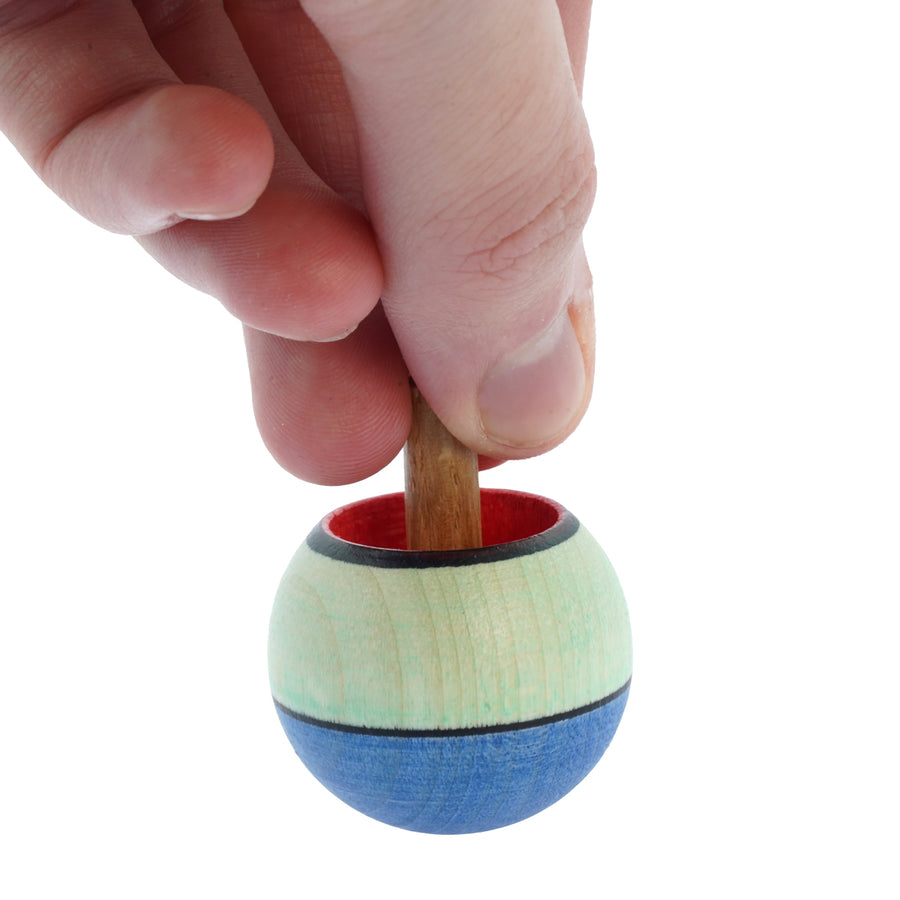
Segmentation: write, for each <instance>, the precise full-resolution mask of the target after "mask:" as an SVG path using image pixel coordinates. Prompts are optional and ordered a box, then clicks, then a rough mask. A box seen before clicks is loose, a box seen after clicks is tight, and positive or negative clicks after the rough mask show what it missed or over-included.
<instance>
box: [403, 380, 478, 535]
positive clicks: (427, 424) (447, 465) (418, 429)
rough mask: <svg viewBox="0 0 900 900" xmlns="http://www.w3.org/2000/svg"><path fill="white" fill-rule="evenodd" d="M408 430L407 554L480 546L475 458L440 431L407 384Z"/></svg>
mask: <svg viewBox="0 0 900 900" xmlns="http://www.w3.org/2000/svg"><path fill="white" fill-rule="evenodd" d="M410 388H411V390H412V410H413V415H412V428H411V429H410V433H409V440H408V441H407V444H406V541H407V549H408V550H468V549H471V548H474V547H480V546H482V538H481V497H480V494H479V490H478V455H477V454H476V453H475V452H473V451H472V450H470V449H469V448H468V447H466V446H464V445H463V444H461V443H460V442H459V441H458V440H457V439H456V438H455V437H454V436H453V435H452V434H450V432H449V431H447V429H446V428H445V427H444V425H443V423H442V422H441V420H440V419H439V418H438V417H437V416H436V415H435V414H434V412H433V411H432V409H431V407H430V406H429V405H428V403H427V402H426V400H425V398H424V397H423V396H422V395H421V393H420V392H419V390H418V388H417V387H416V386H415V385H414V384H411V385H410Z"/></svg>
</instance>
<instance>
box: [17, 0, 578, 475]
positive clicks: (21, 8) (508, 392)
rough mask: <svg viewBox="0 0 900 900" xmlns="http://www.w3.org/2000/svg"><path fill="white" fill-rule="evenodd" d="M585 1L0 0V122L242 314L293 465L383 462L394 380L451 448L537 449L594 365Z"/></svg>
mask: <svg viewBox="0 0 900 900" xmlns="http://www.w3.org/2000/svg"><path fill="white" fill-rule="evenodd" d="M589 16H590V3H589V2H588V0H558V2H554V0H527V2H522V0H366V2H362V0H356V2H353V0H304V2H303V4H302V7H301V5H300V4H299V3H296V2H288V0H281V2H279V0H269V2H263V0H256V2H253V0H241V2H238V0H233V2H226V3H224V5H223V4H221V3H213V2H201V0H195V2H187V0H184V2H176V0H134V2H127V0H108V2H103V3H100V2H82V3H76V4H73V3H71V2H67V0H0V127H2V129H3V130H4V131H5V132H6V133H7V134H8V135H9V137H10V139H11V140H12V141H13V143H14V144H15V145H16V146H17V148H18V149H19V151H20V152H21V153H22V154H23V156H24V157H25V158H26V159H27V160H28V162H29V163H30V164H31V165H32V166H33V168H34V169H35V170H36V171H37V172H38V174H39V175H40V176H41V177H42V178H43V179H44V181H45V182H46V183H47V184H48V185H49V186H50V187H51V188H52V189H53V190H54V191H56V192H57V193H58V194H59V195H60V196H61V197H63V198H64V199H65V200H66V201H67V202H68V203H69V204H70V205H72V206H73V207H74V208H75V209H76V210H78V211H79V212H80V213H82V214H83V215H84V216H86V217H87V218H89V219H91V220H92V221H94V222H96V223H97V224H99V225H101V226H103V227H105V228H108V229H110V230H113V231H118V232H122V233H127V234H132V235H135V236H136V237H137V239H138V240H139V241H140V242H141V244H142V245H143V246H144V247H145V248H146V249H147V250H148V251H149V252H150V253H151V254H153V256H154V257H155V258H157V259H158V260H159V261H160V262H161V263H162V264H163V265H164V266H166V267H167V268H168V269H169V270H170V271H172V272H173V273H174V274H175V275H177V276H178V277H179V278H181V279H183V280H184V281H186V282H187V283H189V284H191V285H193V286H195V287H197V288H199V289H200V290H203V291H206V292H208V293H210V294H212V295H214V296H216V297H218V298H219V299H220V300H221V301H222V303H223V304H224V305H225V307H226V308H227V309H229V310H230V311H231V312H232V313H233V314H234V315H236V316H237V317H238V318H239V319H240V320H241V321H242V322H243V323H244V325H245V335H246V342H247V348H248V356H249V361H250V374H251V381H252V385H253V397H254V407H255V411H256V416H257V422H258V424H259V428H260V432H261V434H262V436H263V438H264V440H265V442H266V444H267V446H268V447H269V449H270V450H271V452H272V453H273V455H274V456H275V457H276V459H277V460H278V461H279V462H280V463H281V464H282V465H283V466H285V468H287V469H288V470H289V471H291V472H293V473H295V474H296V475H298V476H300V477H302V478H305V479H307V480H310V481H316V482H320V483H326V484H327V483H331V484H335V483H343V482H349V481H354V480H357V479H360V478H363V477H365V476H367V475H369V474H372V473H373V472H375V471H377V470H378V469H380V468H381V467H382V466H384V465H385V464H386V463H387V462H389V461H390V460H391V459H392V458H393V457H394V456H395V455H396V453H397V452H398V451H399V450H400V448H401V447H402V445H403V442H404V441H405V438H406V435H407V432H408V429H409V415H410V410H409V392H408V388H407V374H408V372H409V373H411V374H412V376H413V377H414V378H415V380H416V382H417V384H418V385H419V387H420V389H421V390H422V392H423V393H424V394H425V396H426V397H427V398H428V399H429V401H430V403H431V405H432V406H433V407H434V409H435V411H436V412H437V414H438V415H439V416H440V417H441V418H442V419H443V420H444V422H445V423H446V424H447V426H448V427H449V428H450V429H451V431H453V432H454V433H455V434H456V436H457V437H458V438H460V439H461V440H462V441H463V442H464V443H466V444H468V445H469V446H470V447H472V448H473V449H475V450H477V451H478V452H480V453H481V454H483V455H485V456H489V457H493V458H497V459H508V458H518V457H524V456H531V455H535V454H537V453H541V452H544V451H546V450H548V449H550V448H551V447H552V446H555V445H556V444H557V443H559V442H560V441H561V440H563V439H564V438H565V437H566V436H567V435H568V434H569V433H571V431H572V429H573V428H574V427H575V426H576V424H577V422H578V421H579V420H580V418H581V416H582V415H583V413H584V410H585V408H586V406H587V403H588V398H589V394H590V384H591V380H592V371H593V319H592V311H591V290H590V276H589V273H588V269H587V263H586V260H585V256H584V252H583V250H582V247H581V231H582V228H583V226H584V223H585V220H586V217H587V214H588V211H589V208H590V204H591V201H592V199H593V190H594V168H593V156H592V150H591V144H590V138H589V135H588V131H587V125H586V122H585V120H584V116H583V113H582V110H581V105H580V101H579V97H578V92H579V90H580V84H581V79H582V76H583V65H584V55H585V51H586V44H587V29H588V20H589ZM379 299H380V300H381V303H379ZM354 329H355V330H354ZM351 331H352V333H351V334H349V336H346V337H344V338H343V339H342V340H336V339H337V338H340V337H341V336H342V335H345V334H346V333H347V332H351ZM407 367H408V368H407Z"/></svg>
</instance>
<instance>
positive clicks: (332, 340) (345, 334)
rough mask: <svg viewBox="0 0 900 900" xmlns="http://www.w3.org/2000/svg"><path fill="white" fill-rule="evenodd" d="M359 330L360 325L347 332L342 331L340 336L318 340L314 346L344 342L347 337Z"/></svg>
mask: <svg viewBox="0 0 900 900" xmlns="http://www.w3.org/2000/svg"><path fill="white" fill-rule="evenodd" d="M357 328H359V325H354V326H353V327H352V328H348V329H347V330H346V331H342V332H341V333H340V334H336V335H334V336H333V337H324V338H316V339H315V340H314V341H313V343H314V344H333V343H335V342H336V341H342V340H343V339H344V338H345V337H350V335H351V334H353V332H354V331H356V329H357Z"/></svg>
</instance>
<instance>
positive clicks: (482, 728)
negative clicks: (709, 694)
mask: <svg viewBox="0 0 900 900" xmlns="http://www.w3.org/2000/svg"><path fill="white" fill-rule="evenodd" d="M629 687H631V679H630V678H629V679H628V681H626V682H625V684H623V685H622V687H620V688H619V689H618V690H616V691H613V692H612V693H611V694H610V695H609V696H607V697H604V698H603V699H602V700H597V701H595V702H594V703H588V704H587V706H579V707H578V708H577V709H570V710H567V711H566V712H561V713H556V714H554V715H552V716H543V717H541V718H540V719H529V720H528V721H527V722H504V723H501V724H498V725H472V726H470V727H468V728H367V727H366V726H364V725H345V724H343V723H341V722H328V721H326V720H324V719H316V718H314V717H313V716H306V715H304V714H303V713H298V712H295V711H294V710H292V709H290V708H289V707H287V706H285V705H284V704H283V703H279V702H278V701H277V700H275V706H276V708H278V709H279V710H281V712H283V713H284V714H285V715H288V716H290V717H291V718H293V719H297V720H298V721H299V722H303V723H305V724H306V725H316V726H318V727H319V728H327V729H329V730H330V731H344V732H347V733H348V734H368V735H371V736H372V737H398V738H412V737H424V738H442V737H464V736H468V735H478V734H497V733H499V732H502V731H521V730H522V729H523V728H539V727H540V726H541V725H552V724H553V723H554V722H562V721H564V720H565V719H574V718H575V717H576V716H583V715H584V714H585V713H589V712H593V711H594V710H595V709H600V707H601V706H606V704H607V703H612V701H613V700H616V699H617V698H618V697H621V696H622V694H624V693H625V691H627V690H628V689H629ZM273 699H274V698H273Z"/></svg>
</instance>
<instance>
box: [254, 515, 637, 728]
mask: <svg viewBox="0 0 900 900" xmlns="http://www.w3.org/2000/svg"><path fill="white" fill-rule="evenodd" d="M631 664H632V655H631V635H630V628H629V622H628V612H627V609H626V606H625V600H624V597H623V596H622V591H621V587H620V586H619V582H618V579H617V578H616V575H615V572H614V571H613V569H612V566H611V565H610V563H609V560H608V559H607V557H606V555H605V554H604V552H603V550H602V549H601V548H600V547H599V545H598V544H597V543H596V541H594V539H593V538H592V537H591V536H590V535H589V534H588V532H587V531H586V530H585V529H584V528H579V529H577V530H576V531H574V532H573V533H572V534H571V535H570V536H569V537H568V539H566V540H564V541H562V542H560V543H558V544H556V545H554V546H552V547H549V548H547V549H544V550H541V551H539V552H535V553H531V554H529V555H526V556H517V557H515V558H509V559H501V560H497V561H495V562H494V563H493V564H491V565H483V566H481V565H479V566H462V567H453V566H451V567H437V568H404V569H395V568H378V567H368V566H362V565H358V564H351V563H347V562H341V561H339V560H335V559H331V558H329V557H326V556H323V555H322V554H321V553H317V552H316V551H314V550H312V549H311V548H310V547H309V546H308V545H307V544H304V545H303V546H302V547H301V548H300V549H299V550H298V551H297V554H296V555H295V557H294V559H293V560H292V562H291V564H290V565H289V566H288V570H287V571H286V573H285V575H284V578H283V579H282V583H281V586H280V588H279V591H278V594H277V596H276V601H275V607H274V609H273V613H272V621H271V628H270V638H269V671H270V681H271V687H272V694H273V697H274V698H275V700H276V701H277V702H278V703H280V704H282V705H283V706H285V707H287V708H289V709H291V710H293V711H295V712H296V713H298V714H300V715H303V716H308V717H310V718H314V719H320V720H325V721H332V722H343V723H346V724H348V725H352V726H358V727H368V728H412V729H433V728H471V727H479V726H484V725H495V724H500V723H513V722H521V721H527V720H531V719H540V718H542V717H545V716H548V715H554V714H556V713H559V712H561V711H564V710H568V709H575V708H578V707H581V706H584V705H586V704H590V703H592V702H595V701H596V699H597V698H598V697H605V696H607V695H609V694H610V693H612V692H613V691H615V690H617V689H618V688H620V687H621V685H622V684H624V683H625V682H626V681H627V680H628V679H629V678H630V677H631Z"/></svg>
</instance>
